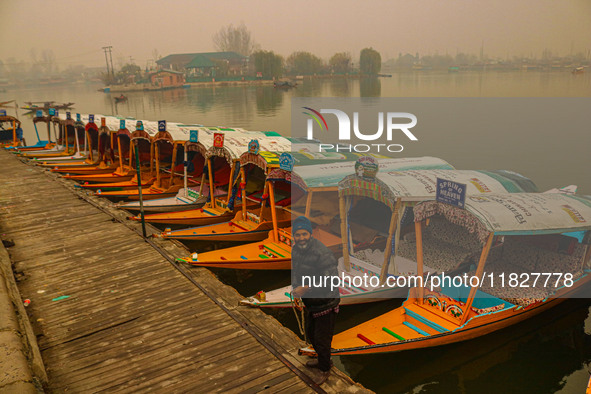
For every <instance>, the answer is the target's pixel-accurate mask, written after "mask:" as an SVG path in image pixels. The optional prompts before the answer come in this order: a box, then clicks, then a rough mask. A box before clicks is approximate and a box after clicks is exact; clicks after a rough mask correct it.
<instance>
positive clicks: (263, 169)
mask: <svg viewBox="0 0 591 394" xmlns="http://www.w3.org/2000/svg"><path fill="white" fill-rule="evenodd" d="M262 141H263V146H262V148H263V149H269V148H273V149H274V151H272V152H271V151H265V150H262V151H261V143H260V142H259V140H258V139H257V140H252V141H250V142H249V145H248V147H249V148H248V152H244V153H243V154H242V155H241V156H240V177H241V180H240V187H239V189H240V190H239V192H238V193H240V194H241V195H242V201H246V200H247V191H249V190H253V187H252V186H251V185H252V184H253V183H255V184H256V183H258V182H256V181H255V182H250V183H249V180H252V179H253V178H254V179H255V180H256V179H261V178H263V179H264V178H265V177H266V175H267V174H268V172H269V171H270V170H271V169H272V168H277V167H279V153H281V152H285V151H287V150H289V149H290V148H291V142H290V141H289V140H288V139H285V138H283V137H274V138H265V139H263V140H262ZM255 188H256V186H255ZM268 190H269V185H268V183H267V182H266V181H265V186H264V188H263V191H262V194H260V195H254V196H251V197H250V198H256V199H258V200H260V203H261V204H260V207H256V208H254V209H250V210H249V209H247V208H246V204H244V205H242V209H241V210H240V211H239V212H237V213H236V215H235V216H234V217H233V218H232V219H231V220H230V221H228V222H223V223H218V224H212V225H207V226H201V227H192V228H188V229H182V230H176V231H165V232H163V233H162V234H161V236H162V237H163V238H172V239H184V240H194V241H200V240H201V241H205V240H210V241H242V242H252V241H260V240H263V239H265V238H266V237H267V234H268V233H269V230H271V229H272V228H273V222H274V221H276V222H277V225H278V226H279V227H286V226H289V225H290V224H291V215H289V214H288V213H287V212H286V211H284V210H282V209H279V210H277V209H275V210H272V209H271V206H270V204H269V203H268V202H267V200H268V198H266V197H265V196H267V197H268V195H269V193H268ZM249 194H251V193H249ZM288 196H289V198H288ZM292 198H293V196H292V195H291V190H290V186H289V185H288V184H284V187H283V190H273V200H274V202H275V205H279V206H287V205H290V204H291V200H292Z"/></svg>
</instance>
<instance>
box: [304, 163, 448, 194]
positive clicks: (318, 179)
mask: <svg viewBox="0 0 591 394" xmlns="http://www.w3.org/2000/svg"><path fill="white" fill-rule="evenodd" d="M376 160H377V161H378V165H379V171H378V174H380V173H383V172H388V171H406V170H413V169H414V170H416V169H434V168H446V169H452V168H453V167H452V166H451V165H450V164H449V163H448V162H446V161H445V160H442V159H439V158H437V157H429V156H425V157H408V158H400V159H381V158H380V159H376ZM293 172H294V173H295V174H296V175H297V176H299V177H300V178H301V179H302V180H303V181H304V183H305V184H306V185H307V187H308V188H315V187H336V186H337V185H338V184H339V182H340V181H341V180H342V179H343V178H345V177H346V176H347V175H351V174H353V173H355V161H346V162H336V163H330V164H314V165H308V166H296V167H295V168H294V170H293Z"/></svg>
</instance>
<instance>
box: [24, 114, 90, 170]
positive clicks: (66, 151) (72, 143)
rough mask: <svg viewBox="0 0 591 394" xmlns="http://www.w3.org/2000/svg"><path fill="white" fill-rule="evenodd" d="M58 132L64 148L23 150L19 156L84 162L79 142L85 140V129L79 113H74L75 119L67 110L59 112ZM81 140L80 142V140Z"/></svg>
mask: <svg viewBox="0 0 591 394" xmlns="http://www.w3.org/2000/svg"><path fill="white" fill-rule="evenodd" d="M59 119H60V122H59V123H60V134H61V135H63V144H64V148H63V149H62V150H58V151H51V150H49V151H42V152H35V151H32V152H24V153H21V156H23V157H26V158H30V159H35V160H41V161H43V160H51V161H61V160H68V161H70V160H74V161H76V160H77V161H79V162H80V164H84V160H85V155H84V154H83V153H82V150H81V149H80V146H81V144H84V143H85V142H86V130H85V125H84V123H83V121H82V117H81V115H80V114H76V121H74V120H73V119H72V117H71V114H70V113H69V112H67V113H66V114H65V115H63V114H59ZM81 141H82V142H81Z"/></svg>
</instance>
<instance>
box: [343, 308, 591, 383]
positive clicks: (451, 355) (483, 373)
mask: <svg viewBox="0 0 591 394" xmlns="http://www.w3.org/2000/svg"><path fill="white" fill-rule="evenodd" d="M588 307H589V300H568V301H566V302H565V303H563V304H562V305H561V306H559V307H558V308H554V309H552V310H550V311H548V312H546V313H543V314H541V315H539V316H537V317H535V318H532V319H529V320H527V321H525V322H523V323H520V324H518V325H514V326H511V327H509V328H508V329H505V330H501V331H498V332H495V333H492V334H490V335H487V336H485V337H481V338H478V339H475V340H470V341H466V342H460V343H456V344H451V345H446V346H442V347H436V348H431V349H423V350H416V351H411V352H401V353H392V354H384V355H374V356H369V355H368V356H357V357H340V359H341V363H342V365H343V367H344V368H345V369H346V370H347V372H349V373H350V374H351V375H352V377H353V378H354V379H356V380H358V381H361V382H363V384H364V385H365V386H366V387H368V388H370V389H372V390H376V391H378V392H420V393H449V392H462V393H502V392H532V393H539V392H556V391H557V390H559V389H561V388H562V387H564V386H565V384H566V382H567V379H565V377H568V376H569V375H571V374H572V373H573V372H574V371H578V370H580V369H581V368H586V365H587V363H588V362H589V360H591V336H589V335H587V334H585V331H584V328H583V325H584V321H585V319H586V318H587V311H588ZM386 371H389V372H387V373H386ZM579 380H580V379H579ZM581 384H583V383H581V382H577V383H576V384H574V383H573V385H577V388H578V389H579V390H581V391H580V392H583V389H584V387H585V386H584V385H583V386H581V387H578V386H579V385H581ZM584 384H586V381H585V382H584ZM509 385H510V386H509ZM508 387H510V389H508Z"/></svg>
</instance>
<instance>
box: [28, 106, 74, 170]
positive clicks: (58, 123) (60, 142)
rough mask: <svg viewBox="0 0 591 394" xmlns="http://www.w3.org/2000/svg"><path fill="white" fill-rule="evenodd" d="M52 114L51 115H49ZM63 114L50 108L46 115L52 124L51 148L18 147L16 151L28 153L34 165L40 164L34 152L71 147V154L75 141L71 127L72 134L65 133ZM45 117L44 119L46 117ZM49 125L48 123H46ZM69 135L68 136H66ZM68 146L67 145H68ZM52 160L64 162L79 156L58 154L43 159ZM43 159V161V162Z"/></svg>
mask: <svg viewBox="0 0 591 394" xmlns="http://www.w3.org/2000/svg"><path fill="white" fill-rule="evenodd" d="M51 114H53V115H51ZM62 116H65V115H60V114H59V113H58V111H57V110H54V111H52V110H50V116H48V117H47V118H48V119H49V120H48V122H49V123H51V125H53V133H54V136H55V141H56V142H55V145H54V146H53V147H51V148H43V149H26V150H21V149H18V150H17V152H18V153H19V154H20V155H22V154H25V153H26V154H28V155H29V158H31V159H32V160H33V161H35V164H36V165H40V163H39V161H38V160H37V158H35V157H34V155H35V154H44V153H53V154H55V153H65V152H66V151H67V150H68V149H72V150H71V151H70V153H71V154H73V153H74V152H75V143H74V138H73V132H74V131H73V130H74V129H72V135H70V136H69V135H68V134H67V129H66V127H65V117H64V118H63V119H62V118H61V117H62ZM47 118H46V119H47ZM48 127H49V125H48ZM68 137H70V138H68ZM67 144H68V145H70V146H68V145H67ZM49 160H51V161H54V162H56V163H65V162H69V161H79V160H80V158H78V157H67V156H59V157H51V158H49V159H46V160H45V161H47V162H48V161H49ZM45 161H44V162H45ZM51 165H55V163H52V164H51Z"/></svg>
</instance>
